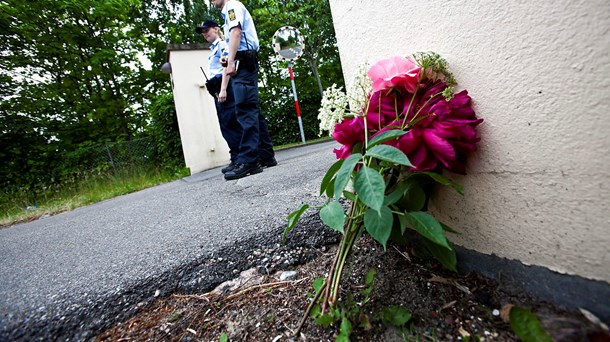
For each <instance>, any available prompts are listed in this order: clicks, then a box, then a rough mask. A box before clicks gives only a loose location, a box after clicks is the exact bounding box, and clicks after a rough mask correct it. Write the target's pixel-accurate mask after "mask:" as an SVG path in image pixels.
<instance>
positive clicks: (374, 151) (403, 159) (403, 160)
mask: <svg viewBox="0 0 610 342" xmlns="http://www.w3.org/2000/svg"><path fill="white" fill-rule="evenodd" d="M366 155H367V156H370V157H373V158H377V159H381V160H385V161H388V162H390V163H394V164H400V165H405V166H413V164H411V162H410V161H409V158H407V156H406V155H405V154H404V153H403V152H402V151H401V150H399V149H397V148H396V147H394V146H390V145H377V146H374V147H373V148H369V149H368V150H367V151H366Z"/></svg>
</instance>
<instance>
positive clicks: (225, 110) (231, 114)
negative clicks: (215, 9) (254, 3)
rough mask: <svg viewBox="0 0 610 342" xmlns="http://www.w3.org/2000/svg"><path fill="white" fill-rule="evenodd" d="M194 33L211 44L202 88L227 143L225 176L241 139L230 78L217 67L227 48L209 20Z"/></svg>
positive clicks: (234, 161)
mask: <svg viewBox="0 0 610 342" xmlns="http://www.w3.org/2000/svg"><path fill="white" fill-rule="evenodd" d="M195 32H197V33H200V34H202V35H203V38H204V39H205V40H207V41H208V42H209V43H211V45H210V49H211V50H212V53H211V54H210V56H209V57H208V68H209V70H210V79H209V80H208V81H207V82H206V88H207V89H208V91H209V92H210V95H212V97H213V98H214V104H215V105H216V114H217V115H218V123H219V124H220V132H221V133H222V136H223V138H224V139H225V140H226V141H227V145H229V154H230V155H231V163H230V164H229V166H227V167H225V168H223V169H222V173H226V172H228V171H231V170H232V169H234V168H235V166H236V165H237V155H238V152H239V143H240V141H241V135H242V134H241V131H242V130H241V126H240V125H239V123H238V122H237V117H236V116H235V98H234V96H233V89H232V87H231V84H230V83H229V78H230V76H227V75H226V74H225V72H224V71H225V69H224V68H223V67H222V65H221V64H220V59H221V58H222V57H223V56H226V55H227V54H228V47H227V43H226V42H225V40H224V36H223V34H222V32H221V31H220V27H219V26H218V23H216V22H215V21H213V20H206V21H204V22H203V23H202V24H201V25H199V26H197V27H196V28H195Z"/></svg>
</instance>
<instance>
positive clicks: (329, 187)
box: [326, 178, 337, 198]
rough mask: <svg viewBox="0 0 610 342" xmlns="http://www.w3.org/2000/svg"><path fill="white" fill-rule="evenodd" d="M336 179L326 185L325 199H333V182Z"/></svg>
mask: <svg viewBox="0 0 610 342" xmlns="http://www.w3.org/2000/svg"><path fill="white" fill-rule="evenodd" d="M336 180H337V178H333V179H331V180H330V182H329V183H328V185H327V186H326V197H328V198H333V197H335V181H336Z"/></svg>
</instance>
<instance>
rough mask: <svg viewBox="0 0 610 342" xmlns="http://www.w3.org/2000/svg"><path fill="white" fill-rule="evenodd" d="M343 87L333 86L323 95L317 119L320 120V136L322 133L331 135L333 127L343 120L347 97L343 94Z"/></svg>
mask: <svg viewBox="0 0 610 342" xmlns="http://www.w3.org/2000/svg"><path fill="white" fill-rule="evenodd" d="M342 89H343V87H339V88H337V85H336V84H334V83H333V85H332V86H331V87H329V88H326V90H325V91H324V93H323V96H322V102H321V104H320V110H319V113H318V119H319V120H320V134H319V135H320V136H322V134H324V132H325V131H326V132H328V134H329V135H330V134H332V133H333V129H334V128H335V125H336V124H337V123H338V122H340V121H341V120H343V117H344V115H345V108H346V107H347V95H346V94H345V93H344V92H343V90H342Z"/></svg>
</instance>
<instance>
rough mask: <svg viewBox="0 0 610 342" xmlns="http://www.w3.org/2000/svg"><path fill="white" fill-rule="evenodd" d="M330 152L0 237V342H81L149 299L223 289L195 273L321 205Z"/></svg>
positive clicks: (139, 196)
mask: <svg viewBox="0 0 610 342" xmlns="http://www.w3.org/2000/svg"><path fill="white" fill-rule="evenodd" d="M334 147H336V143H335V142H334V141H329V142H324V143H317V144H312V145H304V146H299V147H296V148H291V149H286V150H282V151H278V152H277V155H276V157H277V159H278V162H279V165H277V166H276V167H273V168H267V169H265V170H264V172H262V173H260V174H257V175H253V176H249V177H246V178H242V179H240V180H235V181H225V180H224V179H223V177H222V174H221V173H220V169H219V168H216V169H212V170H207V171H204V172H201V173H199V174H195V175H192V176H190V177H187V178H184V179H181V180H177V181H174V182H171V183H167V184H163V185H160V186H156V187H153V188H149V189H145V190H142V191H139V192H136V193H133V194H129V195H124V196H120V197H117V198H113V199H110V200H107V201H103V202H100V203H97V204H93V205H90V206H87V207H82V208H78V209H75V210H73V211H70V212H66V213H62V214H59V215H56V216H52V217H47V218H43V219H40V220H37V221H33V222H30V223H25V224H19V225H14V226H12V227H9V228H5V229H0V257H1V258H2V262H0V340H32V339H39V340H53V339H61V340H85V339H87V338H89V337H91V334H94V333H96V329H99V327H103V326H107V325H108V323H109V322H114V321H116V320H120V319H123V318H124V316H126V315H128V314H130V313H133V312H134V311H133V310H135V308H136V307H137V304H138V303H140V305H141V303H142V302H150V301H151V300H152V299H153V298H154V297H155V295H157V296H158V295H163V294H167V293H171V292H172V291H175V290H176V289H183V288H185V287H188V286H191V287H193V288H194V287H197V286H199V287H200V288H201V287H205V286H209V285H210V284H212V283H215V282H218V281H220V280H222V279H221V278H222V277H219V276H217V277H216V278H214V277H213V276H212V275H211V274H212V273H211V271H209V270H204V269H202V268H201V267H199V266H198V264H199V263H201V262H202V260H205V259H206V258H209V257H210V256H214V255H224V254H223V252H225V253H226V251H234V252H233V253H234V254H235V255H238V254H239V250H240V247H242V246H240V245H239V244H240V243H242V242H243V241H246V240H248V238H249V237H254V236H259V237H260V236H265V235H269V234H272V233H273V234H275V235H277V231H278V229H279V228H280V227H282V226H283V225H285V222H286V221H285V218H286V216H287V215H288V214H289V213H290V212H291V211H292V210H294V209H295V208H296V207H297V206H298V205H299V204H300V203H302V202H316V201H318V202H319V201H320V200H321V199H320V197H319V196H318V189H319V184H320V180H321V179H322V177H323V175H324V173H325V172H326V170H327V169H328V167H329V166H330V165H331V164H332V163H333V162H334V161H335V157H334V154H333V153H332V149H333V148H334ZM185 265H189V267H185ZM198 267H199V268H198ZM206 277H207V278H206ZM122 306H124V307H126V308H129V310H127V309H125V310H123V311H120V310H118V309H117V308H118V307H122ZM117 312H122V313H123V314H122V315H121V314H117ZM92 316H96V317H92Z"/></svg>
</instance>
